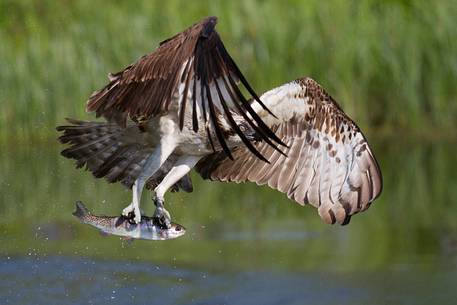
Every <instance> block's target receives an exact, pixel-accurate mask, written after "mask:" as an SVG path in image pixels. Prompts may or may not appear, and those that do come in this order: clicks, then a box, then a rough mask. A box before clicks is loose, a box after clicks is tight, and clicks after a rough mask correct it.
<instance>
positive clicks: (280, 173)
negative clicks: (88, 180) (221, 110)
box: [197, 78, 382, 224]
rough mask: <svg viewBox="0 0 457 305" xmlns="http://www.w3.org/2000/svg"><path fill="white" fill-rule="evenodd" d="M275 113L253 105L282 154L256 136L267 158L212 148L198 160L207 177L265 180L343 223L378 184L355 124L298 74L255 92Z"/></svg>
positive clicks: (376, 172) (375, 168) (377, 174)
mask: <svg viewBox="0 0 457 305" xmlns="http://www.w3.org/2000/svg"><path fill="white" fill-rule="evenodd" d="M260 98H261V99H262V101H263V102H264V103H265V105H266V106H267V107H268V108H269V109H271V110H272V111H273V112H274V113H275V114H276V115H277V117H276V118H275V117H272V116H271V115H269V114H268V113H266V112H265V111H263V110H262V109H260V108H254V109H255V110H256V111H257V113H258V114H259V116H260V117H261V118H262V119H263V120H264V121H265V122H266V123H267V125H269V126H270V127H271V128H272V129H273V131H274V132H275V133H276V135H277V136H278V137H279V138H280V139H281V140H282V141H283V142H284V143H285V144H286V145H287V146H288V148H287V149H286V150H285V151H284V152H285V153H286V154H287V157H286V156H284V155H282V154H280V153H278V152H277V151H275V150H273V149H271V147H269V146H268V145H266V144H265V143H264V142H258V143H257V144H256V145H255V146H256V149H257V150H258V151H259V152H260V153H261V154H262V155H264V156H265V158H266V159H268V160H269V163H265V162H262V161H260V160H257V159H255V158H253V157H252V155H251V154H249V153H248V152H247V151H246V149H245V148H242V147H239V148H237V149H235V150H234V152H233V157H234V161H232V160H229V159H227V158H226V157H225V156H224V155H222V154H217V153H216V154H212V155H210V156H208V157H206V158H205V159H203V160H202V161H200V163H199V164H198V165H197V171H199V173H200V174H201V175H202V176H203V177H204V178H206V179H211V180H217V181H227V182H228V181H233V182H237V183H239V182H245V181H251V182H255V183H257V184H258V185H268V186H270V187H271V188H273V189H277V190H279V191H281V192H283V193H285V194H287V196H288V197H289V198H290V199H293V200H295V201H296V202H298V203H299V204H301V205H304V204H311V205H312V206H314V207H316V208H317V209H318V213H319V215H320V217H321V218H322V219H323V220H324V221H325V222H326V223H335V222H337V223H339V224H347V223H348V222H349V220H350V217H351V215H353V214H355V213H358V212H360V211H364V210H366V209H367V208H368V207H369V206H370V203H371V202H373V200H374V199H376V198H377V197H378V196H379V194H380V192H381V189H382V177H381V172H380V169H379V166H378V164H377V162H376V159H375V157H374V155H373V153H372V151H371V149H370V147H369V146H368V143H367V141H366V139H365V137H364V136H363V134H362V133H361V131H360V130H359V128H358V127H357V125H356V124H355V123H354V122H353V121H352V120H351V119H350V118H349V117H348V116H347V115H346V114H345V113H344V112H343V111H342V110H341V108H340V107H339V106H338V104H337V103H336V102H335V101H334V100H333V99H332V97H330V96H329V95H328V94H327V93H326V92H325V91H324V90H323V89H322V87H321V86H319V84H317V83H316V82H315V81H314V80H312V79H310V78H305V79H300V80H297V81H294V82H291V83H288V84H285V85H283V86H281V87H279V88H276V89H273V90H271V91H269V92H267V93H265V94H264V95H262V96H261V97H260Z"/></svg>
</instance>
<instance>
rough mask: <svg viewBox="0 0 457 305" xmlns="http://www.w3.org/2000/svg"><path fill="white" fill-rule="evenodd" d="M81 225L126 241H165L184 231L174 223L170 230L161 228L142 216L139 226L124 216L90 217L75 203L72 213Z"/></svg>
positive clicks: (89, 214) (182, 233)
mask: <svg viewBox="0 0 457 305" xmlns="http://www.w3.org/2000/svg"><path fill="white" fill-rule="evenodd" d="M73 215H74V216H76V217H77V218H78V219H79V220H80V221H81V222H82V223H85V224H88V225H91V226H93V227H96V228H97V229H99V230H100V231H101V232H103V233H106V234H111V235H117V236H123V237H125V238H127V239H148V240H165V239H173V238H177V237H180V236H182V235H184V233H186V229H185V228H184V227H183V226H181V225H179V224H176V223H172V224H171V228H170V229H166V228H162V227H161V226H160V225H157V224H155V223H154V221H153V218H152V217H147V216H142V217H141V222H140V223H139V224H135V223H132V222H131V220H130V219H129V218H127V217H125V216H96V215H92V214H91V213H90V212H89V210H88V209H87V208H86V206H85V205H84V204H83V203H82V202H81V201H77V202H76V211H74V212H73Z"/></svg>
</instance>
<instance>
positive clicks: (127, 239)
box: [121, 236, 134, 246]
mask: <svg viewBox="0 0 457 305" xmlns="http://www.w3.org/2000/svg"><path fill="white" fill-rule="evenodd" d="M121 240H122V243H124V242H126V243H127V245H128V246H131V245H132V243H133V240H134V238H132V237H128V236H122V237H121Z"/></svg>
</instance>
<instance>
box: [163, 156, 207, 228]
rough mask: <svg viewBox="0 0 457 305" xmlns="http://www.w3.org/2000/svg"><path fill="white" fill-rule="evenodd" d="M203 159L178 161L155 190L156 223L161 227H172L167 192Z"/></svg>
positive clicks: (192, 158)
mask: <svg viewBox="0 0 457 305" xmlns="http://www.w3.org/2000/svg"><path fill="white" fill-rule="evenodd" d="M200 159H201V156H181V157H179V159H178V160H177V161H176V163H175V165H173V167H172V168H171V170H170V171H169V172H168V174H167V175H166V176H165V178H163V180H162V181H161V182H160V184H159V185H158V186H157V187H156V188H155V189H154V192H155V197H154V204H155V205H156V210H155V212H154V221H155V222H156V223H158V224H159V225H161V226H163V227H165V228H170V227H171V217H170V213H168V211H167V210H165V208H164V202H165V199H164V196H165V192H166V191H167V190H168V189H169V188H170V187H171V186H173V184H175V183H176V182H178V181H179V179H181V178H182V177H184V176H185V175H186V174H187V173H189V171H190V170H191V169H192V168H193V167H194V166H195V164H197V162H198V160H200Z"/></svg>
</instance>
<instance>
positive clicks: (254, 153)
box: [57, 17, 382, 227]
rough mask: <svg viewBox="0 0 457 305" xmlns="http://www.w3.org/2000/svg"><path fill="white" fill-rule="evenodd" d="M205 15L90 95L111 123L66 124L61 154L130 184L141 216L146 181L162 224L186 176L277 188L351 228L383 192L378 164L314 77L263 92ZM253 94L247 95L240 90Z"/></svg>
mask: <svg viewBox="0 0 457 305" xmlns="http://www.w3.org/2000/svg"><path fill="white" fill-rule="evenodd" d="M216 22H217V18H216V17H208V18H205V19H203V20H201V21H200V22H198V23H196V24H194V25H192V26H191V27H189V28H188V29H186V30H184V31H183V32H181V33H179V34H177V35H175V36H173V37H172V38H169V39H167V40H165V41H163V42H161V43H160V46H159V47H158V48H157V49H156V50H155V51H154V52H152V53H150V54H148V55H145V56H143V57H141V58H140V59H139V60H138V61H137V62H136V63H134V64H132V65H130V66H128V67H126V68H125V69H124V70H122V71H120V72H118V73H114V74H110V75H109V83H108V84H107V85H106V86H105V87H104V88H102V89H101V90H99V91H96V92H94V93H93V94H92V96H91V97H90V98H89V100H88V102H87V111H89V112H95V113H96V116H97V117H100V116H101V117H104V118H105V120H106V121H103V122H90V121H80V120H75V119H67V120H68V122H69V124H68V125H66V126H59V127H57V130H58V131H63V134H62V135H61V136H60V138H59V140H60V142H61V143H68V144H70V147H68V148H66V149H65V150H63V151H62V155H63V156H65V157H67V158H73V159H76V167H77V168H80V167H84V166H85V167H86V169H88V170H89V171H91V172H92V173H93V175H94V176H95V177H97V178H100V177H105V178H106V179H107V180H108V181H109V182H121V183H122V184H124V185H125V186H127V187H129V188H131V189H132V192H133V198H132V202H131V203H130V204H129V205H128V206H127V207H126V208H125V209H124V210H123V211H122V214H123V215H125V216H128V215H130V216H131V217H133V219H132V221H134V222H136V223H139V222H140V221H141V213H140V199H141V194H142V190H143V188H144V187H145V186H146V187H147V188H148V189H151V190H153V191H154V194H155V196H154V203H155V205H156V210H155V212H154V217H155V219H156V220H157V221H158V222H159V223H160V224H161V225H163V226H164V227H170V223H171V218H170V214H169V213H168V212H167V211H166V209H165V208H164V194H165V192H166V191H167V190H168V189H170V188H172V190H179V189H182V190H184V191H187V192H191V191H192V184H191V180H190V177H189V172H190V170H191V169H192V168H196V170H197V172H198V173H200V175H201V176H202V177H203V178H205V179H210V180H215V181H233V182H237V183H239V182H245V181H251V182H255V183H257V184H258V185H265V184H266V185H268V186H270V187H272V188H274V189H277V190H279V191H280V192H283V193H285V194H287V196H288V197H289V198H290V199H293V200H295V201H296V202H298V203H299V204H301V205H305V204H311V205H312V206H314V207H316V208H317V209H318V213H319V215H320V217H321V218H322V219H323V220H324V221H325V222H326V223H332V224H333V223H335V222H337V223H339V224H347V223H348V222H349V220H350V217H351V215H353V214H355V213H357V212H360V211H364V210H365V209H367V208H368V207H369V206H370V203H371V202H372V201H373V200H374V199H376V198H377V197H378V196H379V194H380V192H381V189H382V178H381V172H380V170H379V166H378V164H377V162H376V159H375V157H374V155H373V153H372V151H371V149H370V147H369V146H368V143H367V141H366V139H365V137H364V136H363V134H362V133H361V131H360V129H359V128H358V127H357V125H356V124H355V123H354V122H353V121H352V120H351V119H350V118H349V117H348V116H347V115H346V114H345V113H344V112H343V111H342V110H341V108H340V107H339V106H338V104H337V103H336V102H335V101H334V100H333V98H332V97H331V96H330V95H328V94H327V93H326V92H325V90H324V89H323V88H322V87H321V86H320V85H319V84H317V83H316V82H315V81H314V80H312V79H310V78H302V79H298V80H295V81H292V82H290V83H287V84H285V85H282V86H280V87H278V88H275V89H272V90H270V91H268V92H266V93H264V94H263V95H261V96H260V97H259V96H258V95H257V94H256V93H255V91H254V90H253V89H252V87H251V86H250V85H249V83H248V82H247V80H246V79H245V77H244V76H243V74H242V73H241V71H240V70H239V68H238V67H237V65H236V64H235V62H234V61H233V59H232V58H231V57H230V55H229V53H228V52H227V50H226V49H225V47H224V44H223V43H222V41H221V39H220V37H219V34H218V33H217V32H216V31H215V25H216ZM243 87H244V90H245V91H246V92H247V93H248V94H249V95H250V98H249V99H248V98H246V97H245V95H244V94H243V93H242V88H243Z"/></svg>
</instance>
